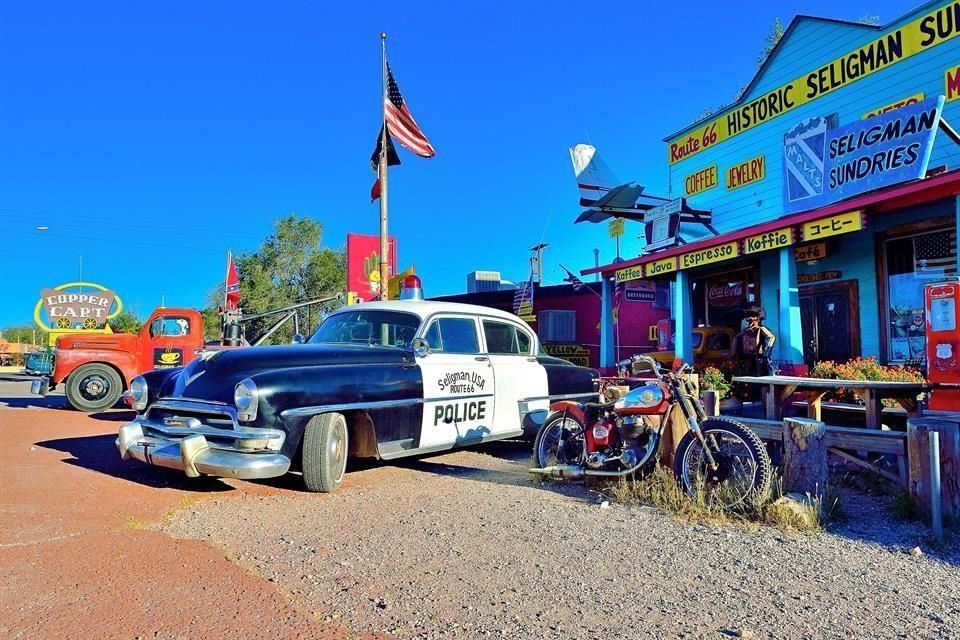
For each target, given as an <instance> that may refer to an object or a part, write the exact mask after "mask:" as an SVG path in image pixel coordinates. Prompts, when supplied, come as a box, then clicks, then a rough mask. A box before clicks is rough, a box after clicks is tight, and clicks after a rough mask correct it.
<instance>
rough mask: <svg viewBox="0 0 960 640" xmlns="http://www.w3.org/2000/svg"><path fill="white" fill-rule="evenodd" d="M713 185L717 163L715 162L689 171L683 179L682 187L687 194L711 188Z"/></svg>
mask: <svg viewBox="0 0 960 640" xmlns="http://www.w3.org/2000/svg"><path fill="white" fill-rule="evenodd" d="M715 186H717V165H715V164H712V165H710V166H709V167H705V168H703V169H700V171H696V172H694V173H691V174H690V175H688V176H687V177H686V178H685V179H684V181H683V187H684V189H685V190H686V192H687V195H688V196H692V195H695V194H697V193H701V192H703V191H706V190H707V189H713V188H714V187H715Z"/></svg>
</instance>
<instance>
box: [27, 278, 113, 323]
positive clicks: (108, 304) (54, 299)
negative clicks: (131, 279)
mask: <svg viewBox="0 0 960 640" xmlns="http://www.w3.org/2000/svg"><path fill="white" fill-rule="evenodd" d="M122 309H123V302H122V301H121V300H120V296H118V295H117V294H116V293H114V292H113V291H111V290H110V289H107V288H106V287H104V286H102V285H99V284H96V283H93V282H68V283H67V284H61V285H59V286H57V287H54V288H52V289H43V290H41V291H40V300H38V301H37V305H36V307H35V308H34V310H33V320H34V322H35V323H36V324H37V326H38V327H40V328H41V329H43V330H44V331H56V330H58V329H59V330H68V331H77V330H86V331H97V332H99V333H103V329H104V327H105V325H106V322H107V320H111V319H113V318H115V317H117V316H118V315H119V314H120V311H121V310H122ZM41 310H42V311H45V312H46V315H47V321H48V322H49V324H48V322H44V320H43V317H42V315H41V313H40V312H41Z"/></svg>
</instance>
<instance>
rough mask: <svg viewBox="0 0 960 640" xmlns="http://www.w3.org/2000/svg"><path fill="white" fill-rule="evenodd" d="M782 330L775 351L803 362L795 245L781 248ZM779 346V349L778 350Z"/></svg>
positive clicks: (784, 359)
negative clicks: (794, 254)
mask: <svg viewBox="0 0 960 640" xmlns="http://www.w3.org/2000/svg"><path fill="white" fill-rule="evenodd" d="M779 311H780V313H779V314H778V315H779V317H778V320H779V324H780V330H779V332H778V333H777V342H776V345H775V348H774V353H775V354H776V353H779V356H780V358H779V359H780V360H783V361H785V362H790V363H792V364H803V330H802V329H801V327H800V291H799V290H798V289H797V261H796V260H795V259H794V256H793V247H783V248H782V249H780V308H779ZM777 347H779V351H778V350H777Z"/></svg>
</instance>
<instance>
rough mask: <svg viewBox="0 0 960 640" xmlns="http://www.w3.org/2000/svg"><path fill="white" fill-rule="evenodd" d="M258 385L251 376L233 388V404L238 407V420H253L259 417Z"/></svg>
mask: <svg viewBox="0 0 960 640" xmlns="http://www.w3.org/2000/svg"><path fill="white" fill-rule="evenodd" d="M257 400H258V394H257V385H256V383H254V381H253V380H251V379H250V378H246V379H244V380H241V381H240V382H238V383H237V386H236V388H235V389H234V390H233V404H234V405H236V407H237V420H239V421H240V422H252V421H254V420H256V418H257Z"/></svg>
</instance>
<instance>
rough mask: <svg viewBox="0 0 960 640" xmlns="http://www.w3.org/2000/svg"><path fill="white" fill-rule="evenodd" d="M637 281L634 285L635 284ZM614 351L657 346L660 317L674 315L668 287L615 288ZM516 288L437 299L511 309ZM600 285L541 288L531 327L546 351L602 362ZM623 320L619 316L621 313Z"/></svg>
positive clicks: (585, 361)
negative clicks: (671, 313) (577, 288)
mask: <svg viewBox="0 0 960 640" xmlns="http://www.w3.org/2000/svg"><path fill="white" fill-rule="evenodd" d="M631 284H633V283H631ZM615 295H616V300H615V306H614V325H613V326H614V354H615V356H616V358H617V359H621V358H625V357H627V356H629V355H631V354H633V353H645V352H648V351H654V350H656V347H657V337H656V326H657V321H658V320H661V319H663V318H669V317H670V289H669V287H668V286H661V287H660V288H657V287H656V286H654V285H653V283H644V284H643V285H637V286H631V287H626V286H624V287H621V288H620V289H618V290H617V291H616V292H615ZM513 296H514V291H509V290H508V291H484V292H478V293H464V294H459V295H452V296H439V297H436V298H433V299H434V300H442V301H444V302H461V303H465V304H477V305H481V306H485V307H493V308H495V309H502V310H504V311H513ZM600 301H601V300H600V283H599V282H597V283H585V284H584V285H583V286H582V287H581V288H580V290H579V291H576V290H574V288H573V285H569V284H564V285H553V286H546V287H537V288H536V289H535V290H534V296H533V310H534V313H535V315H536V320H535V321H533V322H531V323H530V326H531V327H533V329H534V330H535V331H536V332H537V336H538V337H539V338H540V342H541V343H543V346H544V349H546V351H547V353H549V354H551V355H555V356H557V357H559V358H563V359H564V360H570V361H571V362H575V363H576V364H580V365H583V366H589V367H594V368H596V367H599V366H600ZM621 311H622V317H623V319H624V320H623V322H622V323H621V322H620V321H619V320H618V318H619V317H620V316H621Z"/></svg>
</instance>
